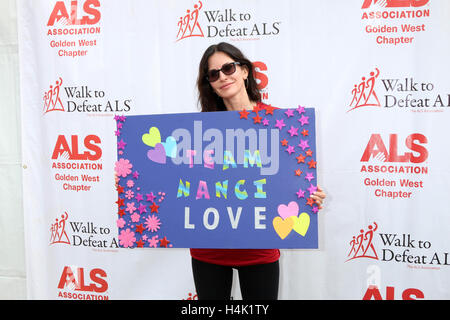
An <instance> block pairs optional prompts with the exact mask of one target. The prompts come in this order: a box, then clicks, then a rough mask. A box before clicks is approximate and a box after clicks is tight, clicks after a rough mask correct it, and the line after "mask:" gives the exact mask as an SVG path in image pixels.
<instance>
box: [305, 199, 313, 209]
mask: <svg viewBox="0 0 450 320" xmlns="http://www.w3.org/2000/svg"><path fill="white" fill-rule="evenodd" d="M306 204H307V205H308V206H311V208H312V207H313V204H314V199H313V198H308V200H306Z"/></svg>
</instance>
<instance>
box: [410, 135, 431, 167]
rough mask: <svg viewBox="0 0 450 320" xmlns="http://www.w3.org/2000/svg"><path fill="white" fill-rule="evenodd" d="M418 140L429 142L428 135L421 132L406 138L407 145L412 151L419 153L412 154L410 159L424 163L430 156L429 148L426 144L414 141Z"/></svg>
mask: <svg viewBox="0 0 450 320" xmlns="http://www.w3.org/2000/svg"><path fill="white" fill-rule="evenodd" d="M416 140H417V141H419V143H427V142H428V140H427V137H425V136H424V135H423V134H420V133H413V134H412V135H410V136H408V138H406V146H407V147H408V148H409V149H411V150H412V151H415V152H417V153H419V155H418V156H417V157H416V156H414V154H411V158H410V161H411V162H412V163H422V162H424V161H425V160H427V158H428V150H427V149H426V148H425V147H424V146H421V145H418V144H416V143H414V142H415V141H416Z"/></svg>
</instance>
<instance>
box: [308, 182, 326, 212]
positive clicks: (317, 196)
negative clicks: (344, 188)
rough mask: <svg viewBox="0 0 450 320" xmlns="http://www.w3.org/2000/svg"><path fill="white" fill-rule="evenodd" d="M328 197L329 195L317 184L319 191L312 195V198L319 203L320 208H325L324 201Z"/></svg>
mask: <svg viewBox="0 0 450 320" xmlns="http://www.w3.org/2000/svg"><path fill="white" fill-rule="evenodd" d="M326 197H327V195H326V194H325V192H323V190H322V188H321V187H320V186H319V185H317V191H316V192H314V193H313V194H312V195H311V198H312V199H314V201H315V202H316V203H317V204H318V205H319V209H323V201H324V200H325V198H326Z"/></svg>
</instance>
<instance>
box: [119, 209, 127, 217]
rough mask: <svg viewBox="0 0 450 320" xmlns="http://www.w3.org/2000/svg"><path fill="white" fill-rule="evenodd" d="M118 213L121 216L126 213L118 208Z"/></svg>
mask: <svg viewBox="0 0 450 320" xmlns="http://www.w3.org/2000/svg"><path fill="white" fill-rule="evenodd" d="M118 214H119V216H120V217H121V218H122V216H124V215H126V213H125V209H119V212H118Z"/></svg>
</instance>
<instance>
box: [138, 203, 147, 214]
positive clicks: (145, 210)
mask: <svg viewBox="0 0 450 320" xmlns="http://www.w3.org/2000/svg"><path fill="white" fill-rule="evenodd" d="M138 210H139V213H140V214H142V212H147V209H145V206H144V205H143V204H142V203H140V204H139V208H138Z"/></svg>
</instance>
